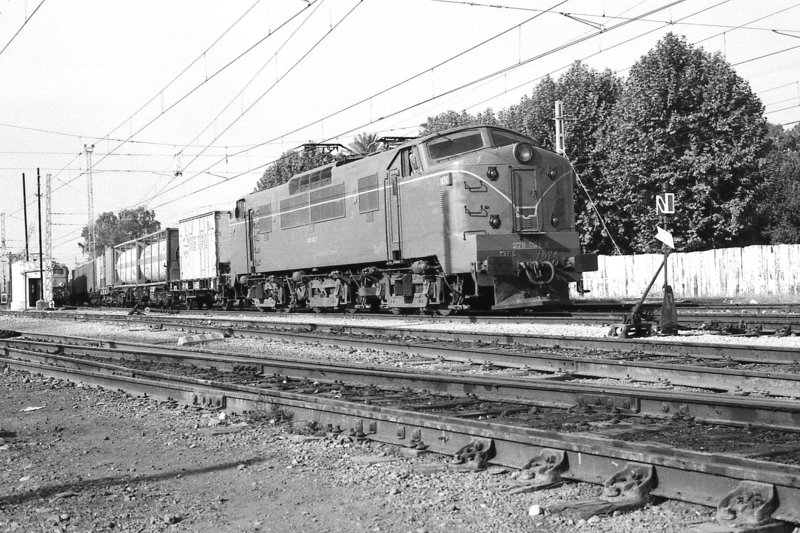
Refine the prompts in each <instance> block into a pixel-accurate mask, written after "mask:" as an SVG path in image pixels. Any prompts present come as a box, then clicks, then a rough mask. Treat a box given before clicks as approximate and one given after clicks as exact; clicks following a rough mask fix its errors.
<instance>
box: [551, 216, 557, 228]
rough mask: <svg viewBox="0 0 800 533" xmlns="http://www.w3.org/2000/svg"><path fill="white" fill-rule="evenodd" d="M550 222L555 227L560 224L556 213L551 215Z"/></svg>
mask: <svg viewBox="0 0 800 533" xmlns="http://www.w3.org/2000/svg"><path fill="white" fill-rule="evenodd" d="M550 224H552V225H553V227H554V228H555V227H557V226H558V217H557V216H555V215H553V216H551V217H550Z"/></svg>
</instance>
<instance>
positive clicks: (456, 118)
mask: <svg viewBox="0 0 800 533" xmlns="http://www.w3.org/2000/svg"><path fill="white" fill-rule="evenodd" d="M480 123H481V122H480V120H479V119H478V117H475V116H473V115H470V114H469V113H467V112H466V111H462V112H461V113H457V112H455V111H445V112H444V113H439V114H438V115H435V116H433V117H428V120H426V121H425V123H424V124H420V127H421V128H422V130H421V131H420V135H422V136H424V135H430V134H431V133H436V132H437V131H444V130H449V129H451V128H457V127H459V126H473V125H475V124H480Z"/></svg>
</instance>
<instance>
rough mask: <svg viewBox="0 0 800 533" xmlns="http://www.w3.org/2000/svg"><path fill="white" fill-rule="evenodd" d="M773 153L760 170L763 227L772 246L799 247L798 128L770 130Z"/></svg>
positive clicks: (799, 159)
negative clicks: (791, 244)
mask: <svg viewBox="0 0 800 533" xmlns="http://www.w3.org/2000/svg"><path fill="white" fill-rule="evenodd" d="M770 138H771V140H772V150H770V153H769V155H768V157H767V158H766V161H764V164H763V166H762V174H763V175H764V176H765V180H766V185H765V187H764V189H763V193H762V195H761V196H762V198H761V202H762V206H763V212H764V216H763V223H764V227H765V229H766V235H767V237H768V238H769V241H770V242H771V243H774V244H775V243H800V124H798V125H796V126H795V127H794V128H793V129H791V130H789V131H784V129H783V128H782V127H780V126H772V127H771V128H770Z"/></svg>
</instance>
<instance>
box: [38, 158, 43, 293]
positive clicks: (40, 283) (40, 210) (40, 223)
mask: <svg viewBox="0 0 800 533" xmlns="http://www.w3.org/2000/svg"><path fill="white" fill-rule="evenodd" d="M36 197H37V198H38V205H39V299H40V300H44V255H43V254H42V177H41V176H40V175H39V169H38V168H37V169H36Z"/></svg>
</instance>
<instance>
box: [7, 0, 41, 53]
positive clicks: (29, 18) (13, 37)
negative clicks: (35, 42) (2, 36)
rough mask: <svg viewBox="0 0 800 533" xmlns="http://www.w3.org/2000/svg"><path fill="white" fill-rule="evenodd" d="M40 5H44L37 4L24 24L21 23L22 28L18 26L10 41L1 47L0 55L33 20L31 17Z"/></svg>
mask: <svg viewBox="0 0 800 533" xmlns="http://www.w3.org/2000/svg"><path fill="white" fill-rule="evenodd" d="M42 4H44V0H42V1H41V2H39V5H38V6H36V9H34V10H33V13H31V14H30V16H29V17H28V18H26V19H25V22H23V23H22V26H20V27H19V29H18V30H17V32H16V33H15V34H14V35H12V36H11V39H9V41H8V42H7V43H6V45H5V46H4V47H3V49H2V50H0V55H3V52H5V51H6V49H7V48H8V47H9V46H11V43H13V42H14V39H16V38H17V35H19V34H20V32H21V31H22V28H24V27H25V26H26V25H27V24H28V22H30V20H31V19H32V18H33V16H34V15H35V14H36V12H37V11H39V8H40V7H42Z"/></svg>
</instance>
